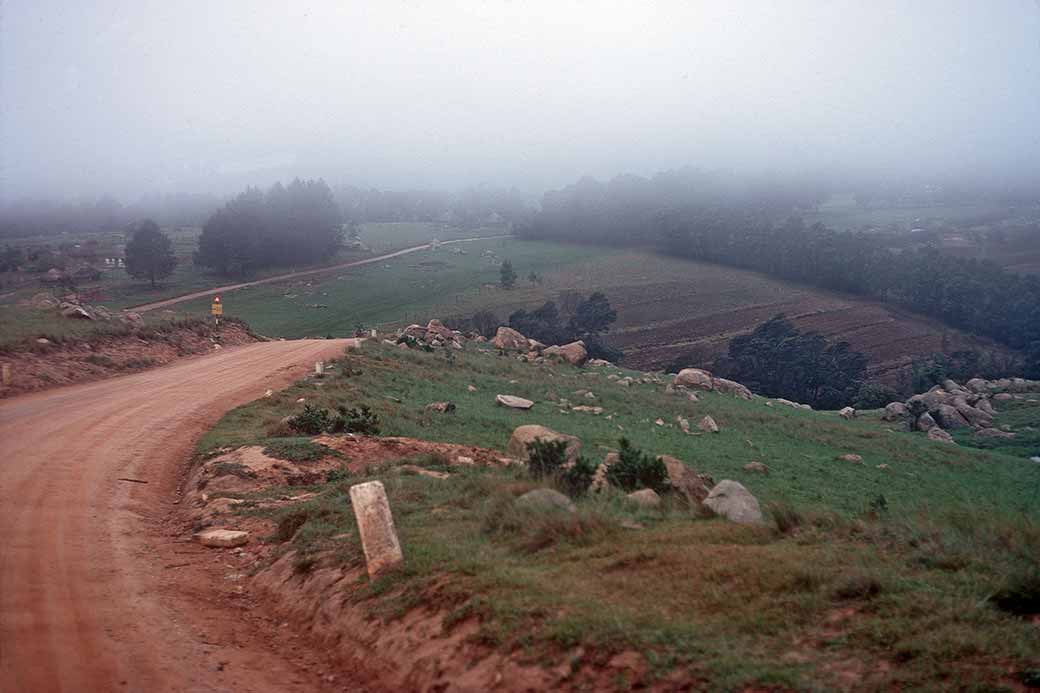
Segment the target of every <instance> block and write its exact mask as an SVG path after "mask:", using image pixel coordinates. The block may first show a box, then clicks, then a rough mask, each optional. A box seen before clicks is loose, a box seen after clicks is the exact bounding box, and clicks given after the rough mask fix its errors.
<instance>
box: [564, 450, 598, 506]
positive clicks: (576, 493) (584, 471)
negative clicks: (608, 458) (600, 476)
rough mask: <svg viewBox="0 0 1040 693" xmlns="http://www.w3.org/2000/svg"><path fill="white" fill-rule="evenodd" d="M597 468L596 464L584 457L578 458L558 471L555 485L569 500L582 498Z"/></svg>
mask: <svg viewBox="0 0 1040 693" xmlns="http://www.w3.org/2000/svg"><path fill="white" fill-rule="evenodd" d="M598 467H599V464H598V463H596V462H593V461H592V460H590V459H588V458H586V457H579V458H578V459H576V460H575V461H574V464H572V465H571V466H570V467H566V468H564V469H561V470H560V472H559V474H558V475H557V485H559V487H560V489H561V490H562V491H563V492H564V493H566V494H567V495H568V496H570V497H571V498H579V497H581V496H584V495H585V494H586V493H588V491H589V487H590V486H591V485H592V479H593V477H595V476H596V469H597V468H598Z"/></svg>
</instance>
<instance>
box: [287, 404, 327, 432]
mask: <svg viewBox="0 0 1040 693" xmlns="http://www.w3.org/2000/svg"><path fill="white" fill-rule="evenodd" d="M332 421H333V418H332V415H331V414H329V410H328V409H322V408H319V407H312V406H311V405H309V404H305V405H303V412H302V413H300V414H297V415H296V416H294V417H292V418H291V419H289V428H291V429H292V430H294V431H296V432H297V433H302V434H304V435H308V436H316V435H318V434H319V433H324V432H325V431H327V430H328V429H329V428H330V427H331V426H332Z"/></svg>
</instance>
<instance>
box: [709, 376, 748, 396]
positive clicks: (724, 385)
mask: <svg viewBox="0 0 1040 693" xmlns="http://www.w3.org/2000/svg"><path fill="white" fill-rule="evenodd" d="M711 385H712V388H713V389H714V390H715V392H721V393H722V394H724V395H733V396H734V397H739V398H741V399H748V400H749V399H751V390H749V389H747V388H746V387H744V386H743V385H741V384H740V383H738V382H736V381H734V380H726V379H725V378H712V379H711Z"/></svg>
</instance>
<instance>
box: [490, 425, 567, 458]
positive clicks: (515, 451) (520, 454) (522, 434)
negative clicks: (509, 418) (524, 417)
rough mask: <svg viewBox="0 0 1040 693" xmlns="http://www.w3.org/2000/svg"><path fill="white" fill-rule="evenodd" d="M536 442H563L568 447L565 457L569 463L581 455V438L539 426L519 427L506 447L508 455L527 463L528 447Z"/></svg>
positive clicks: (510, 437)
mask: <svg viewBox="0 0 1040 693" xmlns="http://www.w3.org/2000/svg"><path fill="white" fill-rule="evenodd" d="M536 440H543V441H554V440H559V441H563V442H564V443H565V444H566V445H567V449H566V453H565V456H566V458H567V460H568V461H572V460H575V459H577V458H578V455H579V453H581V438H578V437H577V436H572V435H567V434H566V433H559V432H557V431H554V430H552V429H551V428H547V427H545V426H539V425H538V424H528V425H526V426H517V427H516V429H514V430H513V434H512V435H511V436H509V443H508V445H506V453H508V454H509V456H510V457H513V458H514V459H517V460H520V461H522V462H527V459H528V457H527V446H528V444H529V443H533V442H534V441H536Z"/></svg>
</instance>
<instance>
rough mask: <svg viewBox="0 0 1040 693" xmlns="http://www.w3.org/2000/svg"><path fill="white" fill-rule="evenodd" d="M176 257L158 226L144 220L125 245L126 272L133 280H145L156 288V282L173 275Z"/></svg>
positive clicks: (168, 238)
mask: <svg viewBox="0 0 1040 693" xmlns="http://www.w3.org/2000/svg"><path fill="white" fill-rule="evenodd" d="M176 266H177V256H176V255H174V254H173V244H172V243H171V242H170V237H169V236H167V235H166V234H165V233H163V232H162V231H160V230H159V225H158V224H156V223H155V222H154V221H152V220H151V219H145V220H144V221H142V222H141V223H140V224H138V226H137V228H136V229H134V232H133V235H132V236H131V237H130V242H129V243H127V244H126V272H127V274H129V275H130V276H131V277H133V278H135V279H147V280H148V281H150V282H151V283H152V288H153V289H154V288H155V287H156V281H157V280H159V279H165V278H166V277H168V276H170V275H171V274H173V269H174V268H175V267H176Z"/></svg>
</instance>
